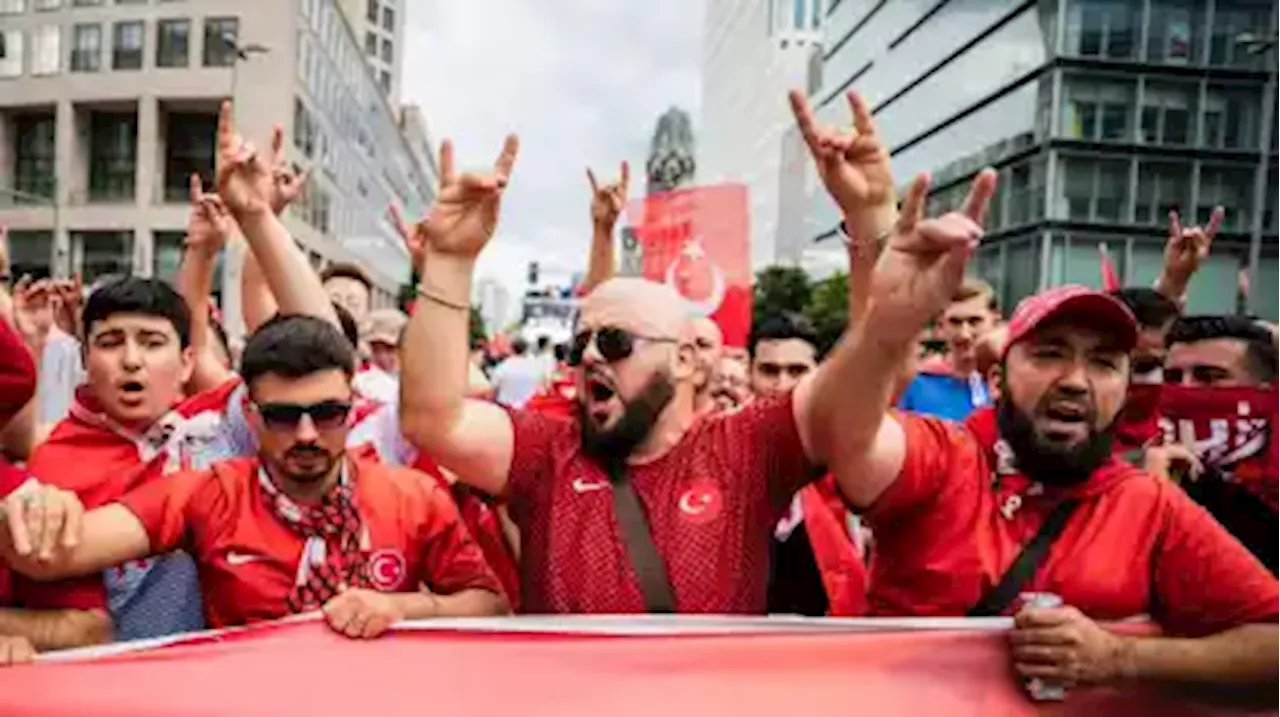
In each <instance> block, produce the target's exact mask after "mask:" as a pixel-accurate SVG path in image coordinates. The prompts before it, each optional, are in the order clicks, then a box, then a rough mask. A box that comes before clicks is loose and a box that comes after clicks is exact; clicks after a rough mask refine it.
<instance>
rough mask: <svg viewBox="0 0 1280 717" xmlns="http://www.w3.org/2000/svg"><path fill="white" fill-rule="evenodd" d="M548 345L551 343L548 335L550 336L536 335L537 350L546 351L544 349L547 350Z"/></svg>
mask: <svg viewBox="0 0 1280 717" xmlns="http://www.w3.org/2000/svg"><path fill="white" fill-rule="evenodd" d="M550 345H551V337H550V336H539V337H538V350H539V351H546V350H547V347H548V346H550Z"/></svg>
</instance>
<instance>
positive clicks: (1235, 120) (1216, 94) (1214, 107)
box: [1204, 85, 1262, 149]
mask: <svg viewBox="0 0 1280 717" xmlns="http://www.w3.org/2000/svg"><path fill="white" fill-rule="evenodd" d="M1261 103H1262V93H1261V91H1260V90H1258V89H1255V88H1247V87H1241V86H1239V85H1209V87H1208V88H1207V90H1206V92H1205V106H1204V144H1205V145H1207V146H1209V147H1214V148H1219V149H1255V148H1257V146H1258V134H1259V132H1258V128H1259V126H1260V124H1259V116H1260V114H1261Z"/></svg>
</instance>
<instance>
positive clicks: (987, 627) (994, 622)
mask: <svg viewBox="0 0 1280 717" xmlns="http://www.w3.org/2000/svg"><path fill="white" fill-rule="evenodd" d="M320 619H322V618H321V615H320V613H319V612H309V613H304V614H302V615H292V616H290V617H286V618H281V619H280V620H273V621H271V622H263V623H257V624H255V625H247V626H244V627H229V628H223V629H221V630H202V631H200V632H186V633H180V634H177V635H167V636H165V637H156V638H150V639H146V640H133V641H131V642H116V643H112V644H109V645H94V646H92V647H80V648H74V649H70V650H59V651H56V652H46V653H41V654H40V655H37V656H36V660H37V661H38V662H78V661H84V660H95V659H99V658H103V657H112V656H115V655H125V654H129V653H133V652H142V651H146V650H154V649H157V648H161V647H172V646H175V645H182V644H186V643H193V642H205V641H218V640H220V639H222V637H224V636H226V635H232V634H236V633H242V632H248V631H257V630H265V629H270V628H271V627H274V626H277V625H282V624H287V623H292V622H310V621H318V620H320ZM1012 627H1013V618H1009V617H978V618H969V617H883V618H866V617H847V618H837V617H823V618H814V617H802V616H799V615H771V616H769V617H738V616H733V615H521V616H518V617H448V618H435V619H432V620H406V621H404V622H398V623H396V624H395V627H394V629H395V630H403V631H409V632H427V631H433V630H439V631H448V632H484V633H526V634H561V635H615V636H618V637H627V636H638V635H688V636H697V635H749V634H755V633H771V634H780V633H781V634H785V633H792V634H803V633H814V632H825V633H849V632H872V633H874V632H903V631H936V630H951V631H963V632H998V631H1004V630H1009V629H1011V628H1012Z"/></svg>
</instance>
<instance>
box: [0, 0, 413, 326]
mask: <svg viewBox="0 0 1280 717" xmlns="http://www.w3.org/2000/svg"><path fill="white" fill-rule="evenodd" d="M226 97H233V98H234V99H235V102H236V105H235V106H236V119H237V122H238V123H239V125H240V127H241V130H242V132H243V133H244V134H245V135H246V136H248V137H251V138H254V139H265V138H266V137H268V136H269V133H270V130H271V125H272V124H273V123H276V122H280V123H283V124H284V126H285V128H286V134H287V137H288V138H289V141H288V142H287V143H286V144H287V150H288V154H289V158H290V160H291V161H292V162H294V163H295V164H296V165H298V166H300V167H306V168H309V169H311V170H312V171H311V176H310V180H309V184H308V187H307V192H306V196H305V197H304V198H303V199H301V200H299V201H298V202H297V203H296V204H295V205H294V206H293V207H291V208H290V210H289V211H288V212H286V215H285V217H284V220H285V223H286V225H287V226H288V228H289V230H290V231H291V232H292V233H293V236H294V237H295V239H296V241H297V242H298V243H299V244H300V245H301V246H303V247H304V248H305V249H306V251H307V252H308V253H309V255H310V257H311V259H312V262H313V263H314V264H315V265H316V266H317V267H320V266H323V265H324V264H326V263H328V262H332V261H357V262H360V263H361V264H363V265H364V266H365V267H367V268H368V269H369V271H370V273H371V275H372V276H373V277H374V281H375V283H376V284H377V291H376V292H375V302H376V303H377V304H378V305H389V304H391V303H393V301H394V297H395V293H396V290H397V288H398V286H399V285H400V284H401V283H403V282H404V281H406V280H407V279H408V275H409V270H408V260H407V255H406V253H405V251H404V249H403V247H402V246H401V243H400V240H399V238H398V237H396V236H395V234H394V232H393V231H392V230H391V227H390V225H389V223H388V222H387V221H386V219H385V216H384V215H385V210H386V207H387V205H388V203H390V202H391V201H396V202H398V203H399V204H400V206H402V207H404V208H405V210H406V212H408V213H410V214H413V215H415V216H416V215H417V213H420V212H422V211H423V209H424V208H425V206H426V205H427V204H428V203H429V202H430V201H431V198H432V194H431V192H432V184H431V183H430V182H429V181H428V178H427V174H426V171H425V170H424V169H423V167H422V166H421V165H420V164H419V162H418V160H417V159H416V158H415V153H414V152H413V151H412V150H411V148H410V146H409V145H408V143H406V141H405V139H404V137H403V136H402V135H401V133H400V131H399V126H398V123H397V117H396V113H395V112H394V111H393V108H392V106H391V105H390V104H389V103H388V101H387V98H386V95H385V93H384V92H383V91H382V88H381V87H380V86H379V80H378V79H377V78H375V76H374V74H373V73H372V72H371V71H370V69H369V68H368V67H367V66H366V64H365V62H364V52H363V46H362V41H361V40H360V38H359V37H358V36H357V35H356V34H355V32H354V31H353V30H352V29H351V27H350V25H349V24H348V23H347V22H346V21H345V20H344V19H343V14H342V13H341V11H340V10H339V9H338V7H337V5H336V4H335V2H334V0H300V2H260V1H259V2H254V1H253V0H188V1H187V2H180V3H179V2H167V1H159V0H136V1H135V2H129V3H127V4H126V3H121V2H115V3H111V4H108V3H107V2H106V1H105V0H0V224H3V225H5V226H8V227H9V228H10V237H9V241H10V245H11V246H10V250H11V253H12V255H13V260H14V264H15V271H16V272H18V273H31V274H33V275H37V276H38V275H48V274H55V275H61V276H65V275H68V274H70V273H72V272H79V273H81V274H82V275H83V276H84V278H85V281H86V282H91V281H93V280H94V279H95V278H96V277H99V276H102V275H104V274H109V273H122V272H123V273H133V274H136V275H143V276H148V275H155V276H160V277H163V278H166V279H172V278H173V277H174V275H175V274H176V272H177V268H178V263H179V260H180V258H181V253H182V238H183V232H184V228H185V226H186V218H187V181H188V179H187V178H188V177H189V175H190V174H191V173H192V172H196V173H199V174H200V175H201V177H202V178H203V179H204V181H205V182H206V184H207V183H209V182H211V180H212V170H213V157H214V144H215V129H216V121H217V108H218V103H219V102H220V101H221V100H222V99H224V98H226ZM226 255H227V256H226V259H225V260H224V262H223V265H222V271H221V274H222V275H221V279H220V281H219V283H218V286H219V290H218V291H217V292H216V293H217V294H218V298H219V299H220V300H221V302H222V305H223V309H224V313H225V314H226V315H227V316H228V319H229V321H230V323H231V328H232V329H235V328H237V327H238V325H239V315H240V312H239V303H238V295H239V291H238V286H239V266H240V260H239V253H238V246H235V247H233V248H231V249H229V251H228V252H227V253H226Z"/></svg>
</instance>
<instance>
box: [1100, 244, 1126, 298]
mask: <svg viewBox="0 0 1280 717" xmlns="http://www.w3.org/2000/svg"><path fill="white" fill-rule="evenodd" d="M1098 267H1099V269H1100V270H1101V271H1102V290H1103V291H1115V290H1116V289H1119V288H1120V286H1121V284H1120V274H1119V273H1117V272H1116V265H1115V264H1113V263H1112V262H1111V253H1110V252H1109V251H1107V243H1106V242H1099V243H1098Z"/></svg>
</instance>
